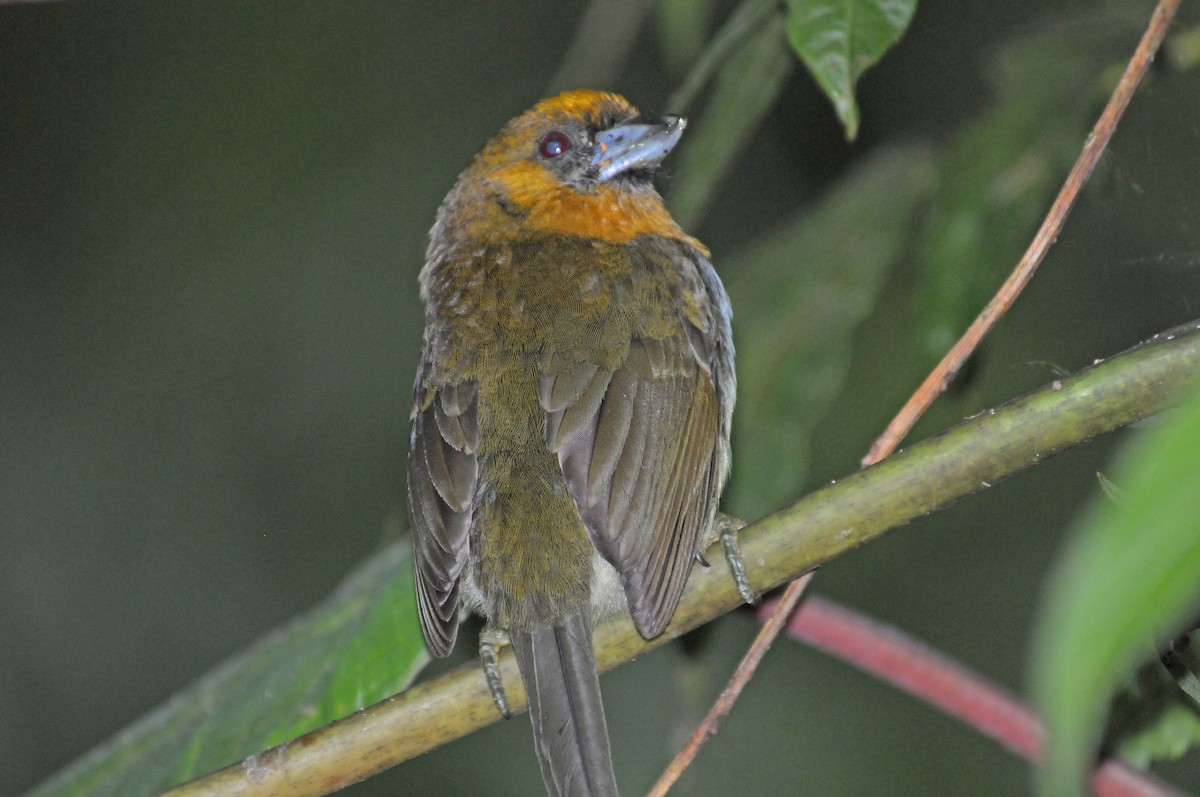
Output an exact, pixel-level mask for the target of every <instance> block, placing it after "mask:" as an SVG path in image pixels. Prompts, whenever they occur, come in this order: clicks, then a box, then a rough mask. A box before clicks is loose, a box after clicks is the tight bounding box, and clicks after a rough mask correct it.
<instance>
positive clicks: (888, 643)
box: [758, 595, 1182, 797]
mask: <svg viewBox="0 0 1200 797" xmlns="http://www.w3.org/2000/svg"><path fill="white" fill-rule="evenodd" d="M775 608H776V603H775V602H774V601H772V602H770V603H767V604H766V605H764V606H762V607H761V608H760V609H759V610H758V616H759V619H761V620H763V621H764V622H766V621H767V620H768V619H770V618H771V617H773V616H774V614H775ZM787 632H788V634H789V635H790V636H792V637H793V638H794V639H798V640H800V641H802V642H805V643H807V644H809V645H812V646H813V647H815V648H817V649H819V650H822V651H824V652H825V653H828V654H829V655H831V656H833V657H835V658H838V659H841V660H842V661H845V662H847V663H849V664H851V665H853V666H855V667H857V668H858V669H860V670H862V671H863V672H866V673H868V674H870V675H874V676H875V677H876V678H879V679H880V680H882V681H884V682H886V683H889V684H892V685H893V686H896V687H897V688H899V689H901V690H903V691H905V692H908V693H909V694H910V695H913V696H914V697H917V698H919V699H921V700H923V701H925V702H926V703H928V704H929V705H931V706H935V707H937V708H939V709H941V710H942V711H943V712H945V713H946V714H948V715H950V716H952V717H954V718H956V719H958V720H961V721H962V722H963V723H965V724H967V725H969V726H970V727H972V728H974V729H976V730H977V731H979V732H980V733H982V734H983V735H985V736H987V737H989V738H991V739H994V740H995V741H997V742H999V743H1000V744H1002V745H1004V746H1005V747H1007V748H1008V749H1009V750H1012V751H1013V752H1015V753H1017V754H1018V755H1020V756H1021V757H1023V758H1025V759H1026V760H1028V761H1030V762H1032V763H1035V764H1036V763H1040V761H1041V757H1042V748H1043V732H1042V726H1041V723H1040V722H1039V721H1038V719H1037V717H1036V716H1034V714H1033V712H1032V711H1030V710H1029V709H1028V708H1027V707H1026V706H1024V705H1023V704H1022V703H1020V702H1019V701H1018V700H1016V699H1015V698H1014V697H1012V696H1011V695H1009V694H1007V693H1006V692H1005V691H1003V690H1002V689H1000V688H999V687H997V686H995V685H993V684H990V683H988V682H987V681H985V680H984V679H983V678H981V677H980V676H978V675H977V674H975V673H973V672H971V671H970V670H968V669H967V668H966V667H964V666H963V665H961V664H959V663H958V662H956V661H953V660H951V659H949V658H947V657H946V656H944V655H942V654H941V653H938V652H937V651H935V650H933V649H931V648H929V647H928V646H926V645H924V644H922V643H920V642H918V641H916V640H914V639H912V638H911V637H908V636H907V635H905V634H904V633H903V632H901V631H900V630H898V629H896V628H894V627H892V626H889V625H886V624H884V623H880V622H878V621H876V620H873V619H871V618H868V617H866V616H864V615H861V614H858V613H857V612H854V611H851V610H850V609H847V608H845V607H843V606H839V605H837V604H835V603H832V602H830V601H828V600H825V599H823V598H821V597H819V596H815V595H811V596H809V597H808V598H807V599H806V600H805V602H804V603H803V604H802V605H801V606H800V608H799V609H798V610H796V612H795V613H794V614H792V617H791V619H790V620H789V622H788V624H787ZM1091 787H1092V792H1093V794H1095V795H1097V797H1182V792H1179V791H1176V790H1175V789H1173V788H1172V787H1170V786H1168V785H1166V784H1164V783H1163V782H1162V781H1159V780H1157V779H1156V778H1154V777H1153V776H1151V775H1149V774H1148V773H1144V772H1139V771H1137V770H1134V769H1132V768H1130V767H1129V766H1127V765H1126V764H1123V763H1121V762H1119V761H1115V760H1105V761H1102V762H1100V764H1099V765H1098V766H1097V767H1096V769H1095V770H1094V771H1093V772H1092V777H1091Z"/></svg>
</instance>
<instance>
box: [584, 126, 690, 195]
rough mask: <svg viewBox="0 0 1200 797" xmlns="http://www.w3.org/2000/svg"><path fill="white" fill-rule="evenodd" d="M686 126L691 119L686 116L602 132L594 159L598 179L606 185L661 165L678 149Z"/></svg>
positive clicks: (597, 137) (597, 140)
mask: <svg viewBox="0 0 1200 797" xmlns="http://www.w3.org/2000/svg"><path fill="white" fill-rule="evenodd" d="M686 126H687V119H684V118H683V117H682V116H664V117H662V118H661V119H658V120H655V121H640V122H630V123H629V124H623V125H618V126H616V127H612V128H609V129H608V130H602V131H600V132H599V133H597V134H596V154H595V156H594V157H593V158H592V168H594V169H595V170H596V177H597V179H599V180H600V181H601V182H603V181H605V180H611V179H612V178H614V177H616V176H617V175H618V174H621V173H623V172H627V171H629V170H630V169H646V168H653V167H655V166H657V165H658V164H660V163H662V160H663V158H665V157H667V155H669V154H670V153H671V150H672V149H674V148H675V145H676V144H677V143H678V142H679V137H680V136H681V135H683V128H684V127H686Z"/></svg>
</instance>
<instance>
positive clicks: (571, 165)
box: [434, 90, 692, 243]
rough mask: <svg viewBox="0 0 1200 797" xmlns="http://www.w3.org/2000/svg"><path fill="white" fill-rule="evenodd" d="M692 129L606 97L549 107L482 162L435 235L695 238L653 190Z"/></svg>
mask: <svg viewBox="0 0 1200 797" xmlns="http://www.w3.org/2000/svg"><path fill="white" fill-rule="evenodd" d="M685 125H686V120H685V119H683V118H682V117H679V116H663V117H659V118H653V119H650V118H643V117H642V116H641V115H640V114H639V113H638V111H637V109H636V108H634V107H633V106H632V105H631V104H629V102H628V101H627V100H625V99H624V98H623V97H620V96H618V95H616V94H610V93H607V92H600V91H583V90H580V91H568V92H565V93H563V94H559V95H558V96H556V97H551V98H549V99H546V100H542V101H541V102H539V103H538V104H537V105H535V106H533V107H532V108H531V109H529V110H528V111H526V112H525V113H523V114H521V115H520V116H518V117H516V118H515V119H513V120H512V121H510V122H509V123H508V124H506V125H505V126H504V127H503V128H501V130H500V132H499V133H497V134H496V135H495V136H494V137H493V138H492V139H491V140H490V141H489V142H488V143H487V144H486V145H485V146H484V148H483V150H482V151H481V152H480V153H479V154H478V155H476V156H475V158H474V160H472V162H471V164H470V166H468V167H467V169H466V170H465V171H464V172H463V173H462V174H461V175H460V176H459V178H458V182H457V183H456V184H455V187H454V189H453V190H452V191H451V192H450V195H449V196H447V197H446V202H445V203H444V204H443V206H442V210H441V213H440V214H439V220H438V226H437V227H435V230H434V234H435V236H437V235H438V234H439V230H440V231H441V232H442V233H443V234H445V233H451V232H454V233H457V234H466V235H467V236H469V237H471V238H473V239H475V240H479V239H481V238H483V239H486V238H488V237H494V236H498V235H513V234H527V233H540V232H546V233H558V234H567V235H576V236H580V237H586V238H593V239H597V240H602V241H606V242H609V243H626V242H627V241H629V240H631V239H632V238H634V237H636V236H638V235H661V236H665V237H671V238H687V236H686V235H685V234H684V233H683V232H682V231H681V230H680V229H679V227H678V225H677V224H676V223H675V221H674V219H672V218H671V216H670V213H669V212H668V211H667V209H666V207H665V206H664V205H663V202H662V198H661V197H660V196H659V194H658V192H657V191H655V190H654V186H653V183H652V180H653V177H654V173H655V171H656V169H657V167H658V165H659V164H660V163H661V162H662V160H663V159H664V158H665V157H666V156H667V155H668V154H669V153H670V152H671V150H672V149H673V148H674V147H675V144H676V143H678V141H679V137H680V135H682V133H683V129H684V126H685ZM451 228H452V229H451ZM687 240H688V241H689V242H691V241H692V239H691V238H687Z"/></svg>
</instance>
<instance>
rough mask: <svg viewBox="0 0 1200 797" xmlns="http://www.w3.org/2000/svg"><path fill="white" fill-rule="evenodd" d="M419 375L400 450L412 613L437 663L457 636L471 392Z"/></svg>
mask: <svg viewBox="0 0 1200 797" xmlns="http://www.w3.org/2000/svg"><path fill="white" fill-rule="evenodd" d="M420 373H421V376H419V377H418V382H417V387H416V391H415V392H416V401H415V404H416V406H415V408H414V410H413V421H412V438H411V442H410V444H409V449H408V507H409V518H410V522H411V525H412V533H413V558H414V561H415V564H416V574H417V579H416V581H417V609H418V613H419V615H420V619H421V630H422V631H423V632H424V634H425V641H426V643H427V645H428V647H429V650H430V652H431V653H433V655H435V656H445V655H447V654H449V653H450V651H451V650H452V649H453V647H454V639H455V637H456V636H457V634H458V604H459V583H460V578H461V576H462V571H463V568H464V567H465V566H466V563H467V557H468V554H469V550H468V540H469V532H470V528H471V503H472V500H473V497H474V494H475V486H476V482H477V480H478V475H479V463H478V459H477V457H476V454H475V451H476V449H477V447H478V445H479V419H478V401H477V397H478V391H477V389H476V387H475V384H474V383H473V382H460V383H457V384H452V385H441V386H436V387H434V386H430V385H426V384H424V382H425V378H426V374H427V369H425V368H422V369H421V371H420Z"/></svg>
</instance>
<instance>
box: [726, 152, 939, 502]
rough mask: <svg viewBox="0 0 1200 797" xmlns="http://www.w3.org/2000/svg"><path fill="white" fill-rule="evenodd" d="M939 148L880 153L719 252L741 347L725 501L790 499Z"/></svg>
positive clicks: (923, 197) (905, 238)
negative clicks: (790, 214) (788, 215)
mask: <svg viewBox="0 0 1200 797" xmlns="http://www.w3.org/2000/svg"><path fill="white" fill-rule="evenodd" d="M935 175H936V172H935V167H934V162H933V159H932V156H931V155H930V154H929V153H928V152H927V151H925V150H923V149H919V148H916V147H910V148H905V149H886V150H881V151H879V152H877V153H875V154H874V155H872V157H871V158H870V159H869V160H867V161H865V162H864V163H862V164H861V165H860V166H859V167H858V168H857V169H856V170H855V171H854V172H852V173H851V174H849V175H848V176H846V177H845V178H844V179H843V180H842V181H841V183H840V184H839V185H838V186H837V188H836V189H835V190H834V191H833V192H832V193H831V194H830V195H829V196H828V197H827V198H826V199H825V200H824V201H823V202H821V203H820V204H819V205H818V206H816V207H815V208H806V209H805V210H804V212H803V213H801V214H798V215H797V216H796V217H795V218H794V219H793V220H791V221H789V222H786V223H784V224H783V225H782V226H780V227H779V228H778V229H776V230H775V231H773V232H771V233H768V234H766V235H765V236H763V237H762V238H761V239H759V240H758V241H756V242H754V243H752V244H751V245H750V246H749V247H748V248H747V249H745V250H743V251H742V252H741V253H740V254H737V255H734V256H733V257H731V258H728V259H727V260H722V261H721V262H720V263H719V264H718V266H719V268H720V270H721V273H722V274H723V275H725V282H726V284H727V285H728V287H729V292H730V295H731V297H732V301H733V306H734V335H735V338H736V344H737V347H738V385H739V390H738V392H739V399H738V410H737V412H736V413H735V414H734V437H735V439H736V440H737V456H736V457H735V459H734V467H735V473H734V480H733V483H732V484H731V486H730V493H729V503H728V504H727V505H728V506H729V507H730V508H731V509H732V510H733V511H734V512H735V513H736V514H739V515H742V516H745V517H757V516H758V515H760V514H762V512H763V511H765V510H767V509H772V508H775V507H777V506H779V505H780V504H781V503H782V502H783V501H785V500H786V499H787V498H789V497H791V496H794V495H795V494H796V492H797V490H798V489H799V488H800V486H801V485H802V484H803V481H804V475H805V471H806V469H807V465H808V454H809V437H810V435H811V433H812V430H813V428H814V427H815V426H816V424H817V423H818V422H819V421H820V419H821V418H822V416H823V415H824V412H825V410H826V409H828V407H829V405H830V403H831V402H832V401H833V399H834V397H836V396H837V395H838V393H839V392H840V391H841V388H842V384H843V382H844V380H845V376H846V371H847V369H848V367H849V360H850V343H851V336H852V334H853V333H854V330H855V329H856V328H857V327H858V325H859V323H860V322H861V321H862V320H863V319H864V318H865V317H866V316H867V315H869V314H870V312H871V310H872V308H874V306H875V303H876V301H877V300H878V299H879V295H880V292H881V291H882V289H883V285H884V282H885V280H886V278H887V276H888V274H889V273H890V272H891V270H892V268H893V267H894V266H895V265H896V264H897V263H898V262H899V261H900V259H901V258H902V257H903V255H904V253H905V251H906V250H907V247H908V245H909V244H910V238H911V236H912V222H913V218H914V217H915V216H916V214H917V212H918V210H919V209H920V208H921V207H922V206H923V204H924V203H925V202H927V201H928V198H929V195H930V194H931V193H932V191H933V187H934V184H935V182H936V177H935Z"/></svg>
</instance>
